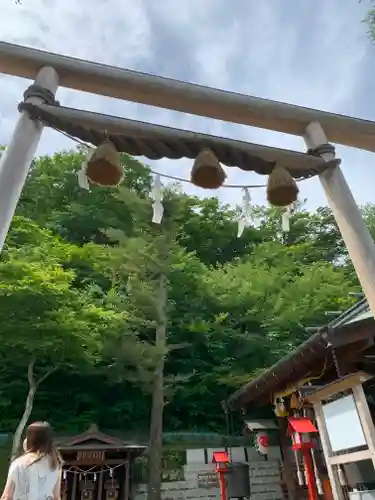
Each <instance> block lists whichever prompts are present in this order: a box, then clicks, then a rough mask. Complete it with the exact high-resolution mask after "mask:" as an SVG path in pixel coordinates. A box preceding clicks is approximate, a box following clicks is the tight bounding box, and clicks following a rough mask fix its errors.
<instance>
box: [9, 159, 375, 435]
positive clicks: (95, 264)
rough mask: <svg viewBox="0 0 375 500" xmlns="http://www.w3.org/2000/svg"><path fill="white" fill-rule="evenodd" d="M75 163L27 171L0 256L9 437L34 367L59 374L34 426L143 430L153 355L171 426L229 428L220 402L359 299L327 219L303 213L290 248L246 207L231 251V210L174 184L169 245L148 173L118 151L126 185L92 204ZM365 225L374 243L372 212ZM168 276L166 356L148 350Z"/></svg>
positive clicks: (267, 213) (269, 218) (269, 221)
mask: <svg viewBox="0 0 375 500" xmlns="http://www.w3.org/2000/svg"><path fill="white" fill-rule="evenodd" d="M82 161H83V152H82V151H77V152H74V151H68V152H64V153H59V154H56V155H54V156H52V157H42V158H38V159H37V160H36V161H35V164H34V166H33V169H32V171H31V172H30V175H29V179H28V182H27V186H26V187H25V190H24V192H23V195H22V198H21V201H20V204H19V207H18V211H17V216H16V217H15V218H14V221H13V224H12V227H11V231H10V234H9V236H8V239H7V242H6V247H5V250H4V252H3V254H2V256H1V260H0V294H1V301H0V327H1V328H0V357H1V361H2V362H1V365H0V377H1V382H2V383H1V387H0V422H1V425H2V427H3V428H5V429H9V430H12V429H13V427H14V424H15V422H16V421H17V419H18V418H19V416H20V414H21V413H22V409H23V404H24V399H25V396H26V392H27V382H26V369H27V364H28V362H29V360H30V357H31V356H33V357H35V358H36V371H37V372H38V373H40V374H43V373H44V372H45V371H46V370H48V369H49V368H50V367H51V366H56V367H57V370H56V371H55V372H54V373H53V374H52V375H51V376H50V377H49V378H48V379H47V380H46V381H45V382H44V383H43V384H42V385H41V386H40V388H39V389H38V393H37V395H36V399H35V406H34V410H33V415H32V418H35V419H37V418H43V419H48V420H50V421H51V422H52V423H53V425H54V426H55V427H56V428H57V429H58V430H59V431H68V432H78V431H79V430H83V429H84V428H85V427H87V426H88V424H89V423H92V422H96V423H97V424H98V425H99V426H100V427H101V428H104V429H120V430H138V431H139V430H140V429H143V430H144V431H145V432H147V429H148V426H149V415H150V407H151V404H150V394H149V390H144V389H146V388H147V386H149V382H150V374H151V375H152V373H153V369H154V366H155V362H156V360H157V359H158V357H159V356H160V355H162V356H164V358H165V367H164V375H165V384H166V388H167V390H168V391H167V404H166V406H165V410H164V427H165V430H166V431H189V432H195V431H203V430H205V431H215V432H217V431H218V430H221V431H222V432H225V419H224V414H223V412H222V410H221V406H220V402H221V401H222V400H223V399H224V398H225V397H226V396H227V395H228V393H229V392H232V391H233V390H234V389H235V388H237V387H238V386H239V385H241V384H242V383H244V382H245V381H247V380H248V379H249V378H251V377H253V376H254V374H256V373H258V372H259V371H261V370H263V369H264V368H266V367H268V366H270V365H271V364H272V363H274V362H275V361H276V360H278V359H279V358H280V357H281V356H283V355H284V354H285V353H287V352H288V351H290V350H291V349H293V347H294V346H295V345H296V344H298V343H299V342H301V341H302V340H303V339H305V338H306V335H307V334H306V331H305V328H306V327H307V326H317V325H321V324H323V323H325V322H326V321H327V318H326V317H325V312H326V311H327V310H330V311H332V310H333V311H341V310H344V309H345V308H346V307H347V306H348V305H350V302H351V300H353V299H351V298H350V297H349V292H350V291H356V290H358V289H359V288H358V283H357V280H356V277H355V274H354V272H353V269H352V267H351V264H350V262H349V261H348V257H347V254H346V250H345V247H344V244H343V242H342V239H341V237H340V234H339V231H338V229H337V227H336V224H335V222H334V218H333V216H332V214H331V212H330V210H329V209H327V208H325V207H323V208H321V209H318V210H317V211H316V212H314V213H310V212H308V211H307V210H306V209H305V208H304V206H303V205H301V206H299V207H298V208H297V210H296V213H295V214H294V216H293V219H292V224H291V231H290V233H289V234H288V236H287V237H285V235H283V234H282V233H281V232H280V212H279V211H278V210H276V209H271V208H264V207H254V210H253V220H252V224H251V227H250V228H248V229H247V230H245V233H244V235H243V237H242V238H240V239H237V234H236V233H237V227H236V217H237V211H236V210H233V209H231V208H230V207H228V206H222V205H221V204H220V203H219V201H218V200H217V199H216V198H210V199H204V200H202V199H198V198H196V197H191V196H188V195H186V194H184V193H182V192H180V190H179V189H178V188H175V187H174V188H173V189H171V191H170V192H169V193H168V194H167V197H166V203H165V213H166V218H167V219H168V217H170V216H171V214H173V217H172V219H173V224H174V226H173V231H172V232H171V228H170V230H169V233H168V234H172V233H173V238H172V239H170V240H168V244H166V239H165V238H166V233H163V231H160V228H159V227H158V226H153V225H152V224H150V222H149V221H150V220H151V206H150V201H149V200H148V197H147V192H148V190H149V188H150V183H151V179H150V172H149V169H148V168H147V167H145V166H144V165H142V164H141V163H139V162H138V161H137V160H134V159H133V158H130V157H128V156H126V155H124V157H123V165H124V168H125V180H124V184H123V185H122V186H121V188H119V189H112V190H105V189H100V188H93V189H92V190H91V192H90V193H87V192H85V191H82V190H80V189H79V188H78V187H77V181H76V172H77V170H78V169H79V168H80V166H81V163H82ZM364 216H365V217H366V220H367V221H368V224H369V226H370V228H371V230H372V231H375V208H374V207H373V206H367V207H365V208H364ZM161 248H164V254H161V253H160V251H161ZM156 250H157V251H156ZM161 255H163V258H162V259H161ZM146 262H147V266H146V264H145V263H146ZM161 266H164V271H165V275H166V276H167V280H168V309H167V313H168V348H167V350H166V351H163V352H160V351H159V350H158V348H156V347H155V345H154V344H153V342H152V340H153V339H154V334H155V328H156V324H157V321H158V318H157V316H155V311H156V308H155V304H154V303H153V302H152V297H156V298H157V294H156V295H155V292H156V288H155V286H156V283H157V279H156V278H157V275H158V273H159V274H160V268H161ZM151 378H152V376H151Z"/></svg>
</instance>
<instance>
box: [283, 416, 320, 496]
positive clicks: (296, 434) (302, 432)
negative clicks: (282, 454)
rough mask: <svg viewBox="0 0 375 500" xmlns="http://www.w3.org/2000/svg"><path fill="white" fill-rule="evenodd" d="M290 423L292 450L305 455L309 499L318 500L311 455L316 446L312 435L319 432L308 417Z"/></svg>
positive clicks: (289, 420) (290, 418) (290, 419)
mask: <svg viewBox="0 0 375 500" xmlns="http://www.w3.org/2000/svg"><path fill="white" fill-rule="evenodd" d="M288 423H289V425H288V435H289V436H291V438H292V442H293V445H292V449H293V450H296V451H298V450H301V451H302V454H303V462H304V465H305V471H306V478H307V488H308V490H309V498H310V500H318V498H319V497H318V490H317V487H316V478H315V473H314V468H313V464H312V460H311V454H310V450H311V448H313V447H314V445H315V440H314V439H313V438H312V437H311V435H310V434H311V433H312V432H314V433H315V432H318V429H317V428H316V427H315V425H314V424H313V423H312V422H311V420H310V419H309V418H307V417H289V418H288Z"/></svg>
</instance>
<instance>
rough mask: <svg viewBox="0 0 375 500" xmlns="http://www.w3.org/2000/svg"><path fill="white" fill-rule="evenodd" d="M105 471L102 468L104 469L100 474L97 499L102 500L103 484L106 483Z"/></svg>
mask: <svg viewBox="0 0 375 500" xmlns="http://www.w3.org/2000/svg"><path fill="white" fill-rule="evenodd" d="M103 472H104V470H103V469H102V471H101V472H100V474H99V481H98V495H97V499H98V500H102V498H103V484H104V474H103Z"/></svg>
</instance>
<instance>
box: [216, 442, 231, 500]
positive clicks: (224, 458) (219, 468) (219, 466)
mask: <svg viewBox="0 0 375 500" xmlns="http://www.w3.org/2000/svg"><path fill="white" fill-rule="evenodd" d="M212 463H213V464H216V472H217V473H218V474H219V482H220V490H221V500H227V485H226V482H225V476H224V474H225V473H226V472H228V470H229V463H230V458H229V455H228V453H227V452H226V451H215V452H214V454H213V455H212Z"/></svg>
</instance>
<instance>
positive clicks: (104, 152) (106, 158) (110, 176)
mask: <svg viewBox="0 0 375 500" xmlns="http://www.w3.org/2000/svg"><path fill="white" fill-rule="evenodd" d="M86 176H87V178H88V180H89V181H90V182H91V183H92V184H97V185H98V186H103V187H113V186H118V185H119V184H120V183H121V181H122V179H123V169H122V166H121V164H120V155H119V153H118V151H117V149H116V148H115V146H114V145H113V144H112V143H111V142H110V141H105V142H103V143H102V144H100V145H99V146H98V147H97V148H96V149H95V150H94V151H93V153H92V154H91V155H90V158H89V159H88V161H87V164H86Z"/></svg>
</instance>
